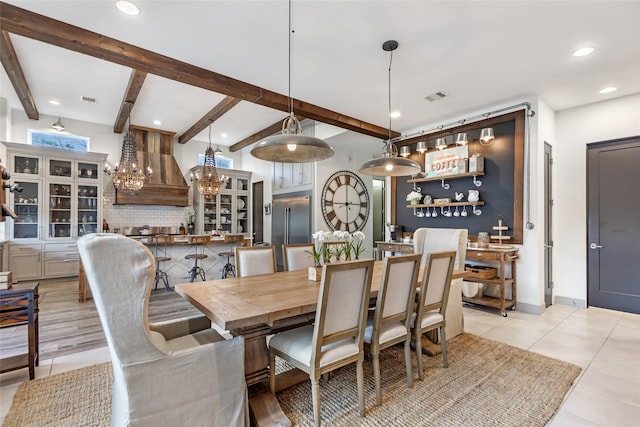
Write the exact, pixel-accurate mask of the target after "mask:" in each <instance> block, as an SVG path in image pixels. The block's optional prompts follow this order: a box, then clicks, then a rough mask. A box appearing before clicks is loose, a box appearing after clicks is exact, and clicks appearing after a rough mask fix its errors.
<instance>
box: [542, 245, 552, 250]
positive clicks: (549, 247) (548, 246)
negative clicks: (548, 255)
mask: <svg viewBox="0 0 640 427" xmlns="http://www.w3.org/2000/svg"><path fill="white" fill-rule="evenodd" d="M552 247H553V245H544V248H545V249H551V248H552Z"/></svg>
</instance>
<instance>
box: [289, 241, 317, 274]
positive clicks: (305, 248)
mask: <svg viewBox="0 0 640 427" xmlns="http://www.w3.org/2000/svg"><path fill="white" fill-rule="evenodd" d="M282 259H283V261H284V269H285V271H294V270H306V269H307V268H309V267H314V266H315V263H314V261H313V243H289V244H284V245H282Z"/></svg>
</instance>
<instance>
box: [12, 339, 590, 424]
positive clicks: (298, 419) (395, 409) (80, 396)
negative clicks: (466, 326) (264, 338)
mask: <svg viewBox="0 0 640 427" xmlns="http://www.w3.org/2000/svg"><path fill="white" fill-rule="evenodd" d="M448 355H449V367H448V368H447V369H444V368H443V367H442V356H441V355H438V356H435V357H426V356H423V361H424V362H425V363H424V366H425V380H424V381H418V380H417V372H416V371H415V368H416V362H415V357H413V366H414V377H416V381H415V382H414V386H413V388H412V389H409V388H407V384H406V373H405V368H404V356H403V350H402V347H400V346H396V347H392V348H390V349H387V350H385V351H383V352H382V354H381V355H380V364H381V372H382V405H381V406H378V407H375V406H373V405H374V399H375V397H374V385H373V375H372V371H371V363H369V362H365V396H366V400H365V404H366V417H365V418H360V416H359V415H358V399H357V389H356V375H355V365H352V366H347V367H344V368H341V369H339V370H337V371H336V373H335V375H333V376H332V377H331V379H330V380H329V381H328V382H327V383H323V384H322V385H321V413H322V424H325V425H332V426H353V425H360V426H390V425H393V426H407V425H410V426H452V427H454V426H455V427H460V426H474V427H475V426H544V425H546V424H547V422H548V421H549V420H550V419H551V417H552V416H553V415H554V413H555V412H556V410H557V409H558V407H559V406H560V404H561V403H562V400H563V398H564V395H565V394H566V392H567V391H568V390H569V388H570V387H571V384H572V383H573V381H574V380H575V379H576V377H577V376H578V374H579V373H580V368H579V367H578V366H575V365H571V364H569V363H566V362H561V361H559V360H555V359H551V358H548V357H545V356H542V355H539V354H536V353H532V352H529V351H526V350H522V349H519V348H516V347H511V346H508V345H506V344H502V343H498V342H495V341H491V340H488V339H485V338H480V337H478V336H475V335H471V334H463V335H460V336H458V337H456V338H453V339H452V340H450V341H448ZM412 356H415V355H414V354H413V353H412ZM111 382H112V373H111V365H110V364H109V363H103V364H99V365H94V366H90V367H87V368H83V369H78V370H74V371H70V372H66V373H63V374H58V375H53V376H51V377H47V378H42V379H37V380H33V381H30V382H26V383H24V384H22V385H21V386H20V388H19V389H18V391H17V393H16V396H15V399H14V401H13V405H12V406H11V409H10V411H9V413H8V414H7V417H6V419H5V423H4V426H5V427H13V426H21V427H24V426H56V427H62V426H74V427H76V426H108V425H109V422H110V410H111ZM277 398H278V401H279V402H280V405H281V406H282V409H283V410H284V412H285V413H286V414H287V416H288V417H289V419H290V420H291V421H292V423H293V425H300V426H307V425H313V409H312V401H311V385H310V382H309V381H306V382H303V383H301V384H298V385H296V386H294V387H291V388H289V389H287V390H285V391H282V392H280V393H278V395H277Z"/></svg>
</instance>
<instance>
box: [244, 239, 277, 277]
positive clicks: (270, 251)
mask: <svg viewBox="0 0 640 427" xmlns="http://www.w3.org/2000/svg"><path fill="white" fill-rule="evenodd" d="M234 250H235V258H236V274H237V275H238V276H237V277H250V276H257V275H259V274H271V273H275V272H276V271H277V267H276V265H277V264H276V248H275V246H248V247H235V248H234Z"/></svg>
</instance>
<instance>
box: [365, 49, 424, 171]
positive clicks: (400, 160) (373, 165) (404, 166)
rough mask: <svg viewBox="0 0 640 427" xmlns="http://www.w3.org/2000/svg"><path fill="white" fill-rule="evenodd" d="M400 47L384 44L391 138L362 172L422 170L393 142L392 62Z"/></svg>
mask: <svg viewBox="0 0 640 427" xmlns="http://www.w3.org/2000/svg"><path fill="white" fill-rule="evenodd" d="M397 48H398V42H397V41H395V40H389V41H386V42H384V43H383V44H382V49H383V50H384V51H385V52H390V59H389V139H387V141H386V142H385V145H384V148H383V150H382V155H381V156H380V157H378V158H375V159H372V160H369V161H368V162H365V163H364V164H363V165H362V166H361V167H360V171H359V172H360V173H361V174H364V175H373V176H405V175H415V174H417V173H418V172H421V171H422V168H421V167H420V165H419V164H418V163H416V162H415V161H413V160H411V159H407V158H404V157H398V148H397V147H396V145H395V144H393V143H392V142H391V63H392V61H393V51H394V50H396V49H397Z"/></svg>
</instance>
